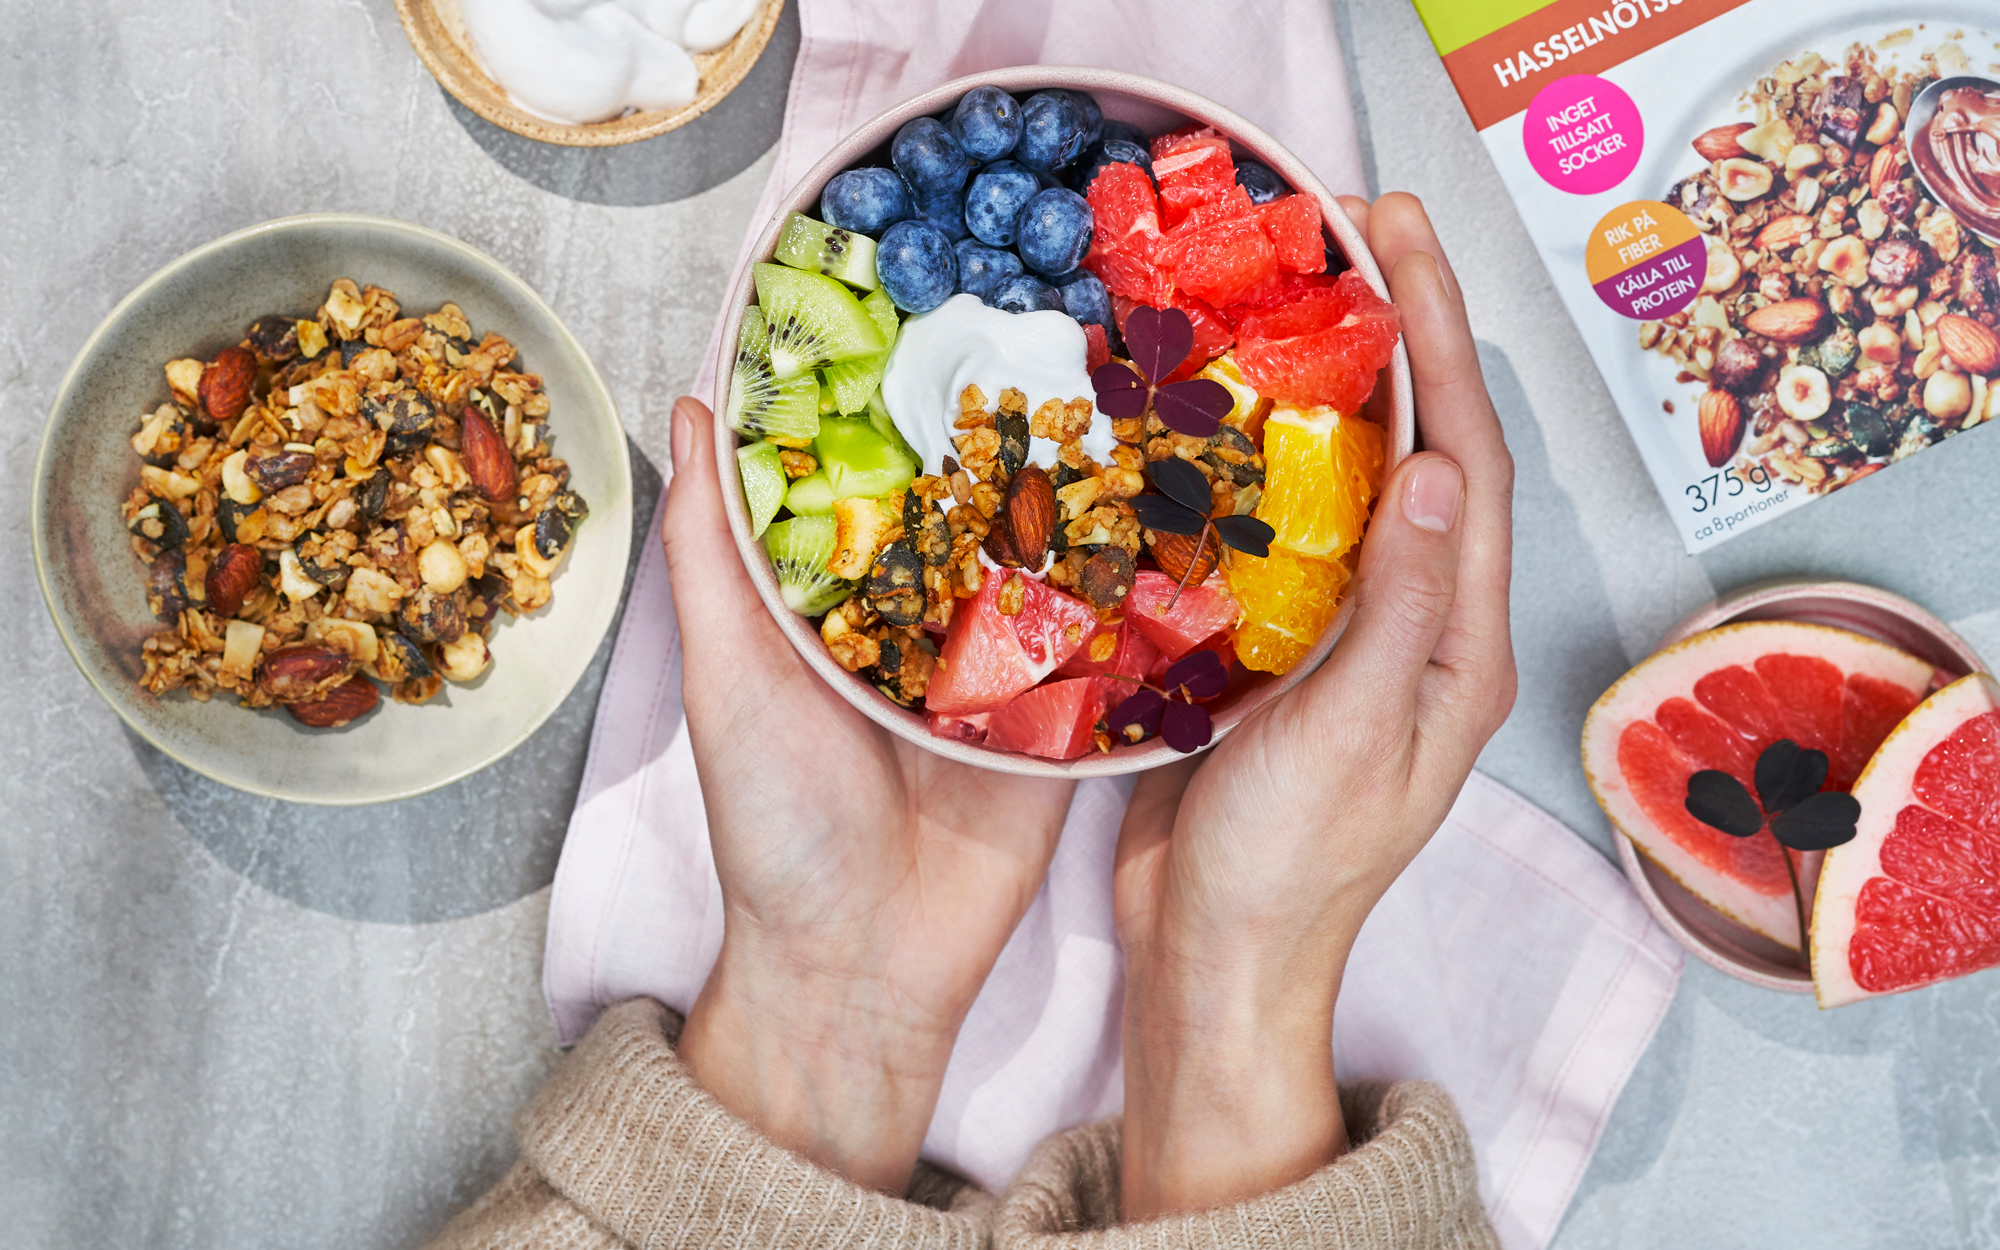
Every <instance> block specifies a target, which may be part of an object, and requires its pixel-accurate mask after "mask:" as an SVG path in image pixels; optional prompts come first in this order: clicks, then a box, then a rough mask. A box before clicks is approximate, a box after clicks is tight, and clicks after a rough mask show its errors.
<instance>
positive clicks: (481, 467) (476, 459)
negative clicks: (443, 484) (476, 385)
mask: <svg viewBox="0 0 2000 1250" xmlns="http://www.w3.org/2000/svg"><path fill="white" fill-rule="evenodd" d="M458 438H459V457H460V459H462V460H463V461H464V462H465V472H466V475H467V476H469V477H470V478H471V479H472V484H473V485H474V486H476V487H478V488H479V493H480V494H482V495H484V496H486V498H487V499H489V500H491V501H493V502H494V503H498V502H500V501H501V500H503V499H512V498H513V497H514V492H515V491H516V490H518V489H519V483H520V477H519V474H518V473H517V472H516V470H515V468H514V453H512V452H510V451H508V450H507V443H506V440H504V439H502V438H501V437H500V433H499V431H497V430H495V429H494V428H493V423H492V422H491V421H488V420H487V419H486V414H485V413H483V412H481V411H479V409H478V408H477V407H476V406H474V405H472V404H467V405H466V406H465V412H464V413H463V414H461V415H460V417H459V419H458Z"/></svg>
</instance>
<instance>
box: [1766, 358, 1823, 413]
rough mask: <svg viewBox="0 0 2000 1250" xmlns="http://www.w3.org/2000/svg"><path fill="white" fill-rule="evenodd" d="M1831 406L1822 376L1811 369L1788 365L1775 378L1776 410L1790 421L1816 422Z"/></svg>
mask: <svg viewBox="0 0 2000 1250" xmlns="http://www.w3.org/2000/svg"><path fill="white" fill-rule="evenodd" d="M1832 404H1833V392H1832V390H1831V389H1830V388H1829V387H1828V386H1827V381H1826V375H1825V374H1824V373H1821V372H1820V371H1819V370H1818V369H1815V368H1813V367H1812V366H1811V365H1789V366H1787V367H1786V368H1785V369H1784V370H1783V371H1782V372H1780V373H1779V374H1778V407H1780V408H1782V409H1784V412H1785V415H1786V416H1788V417H1790V418H1791V419H1792V420H1794V421H1816V420H1818V419H1819V418H1821V417H1823V416H1825V415H1826V410H1827V409H1828V408H1829V407H1831V406H1832Z"/></svg>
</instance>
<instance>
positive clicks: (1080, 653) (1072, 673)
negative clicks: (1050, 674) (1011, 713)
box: [1056, 621, 1160, 707]
mask: <svg viewBox="0 0 2000 1250" xmlns="http://www.w3.org/2000/svg"><path fill="white" fill-rule="evenodd" d="M1107 632H1108V633H1110V634H1111V636H1112V638H1113V642H1112V647H1111V658H1110V659H1107V660H1093V659H1091V658H1090V654H1091V651H1092V649H1093V648H1094V647H1095V645H1096V643H1097V636H1093V637H1091V638H1089V639H1087V640H1086V641H1085V643H1084V645H1083V646H1082V647H1080V648H1078V649H1077V653H1076V654H1075V655H1073V656H1071V657H1070V658H1069V659H1068V660H1067V661H1065V662H1064V663H1063V666H1062V667H1061V668H1059V669H1057V670H1056V672H1057V674H1058V675H1060V676H1063V677H1092V678H1096V679H1097V688H1098V691H1099V693H1101V694H1102V695H1103V696H1104V702H1105V706H1106V707H1117V706H1118V705H1119V704H1120V703H1122V702H1124V701H1125V699H1126V698H1127V697H1129V696H1130V695H1131V694H1132V693H1133V692H1134V691H1136V690H1137V689H1138V688H1139V683H1140V682H1141V681H1144V680H1145V679H1146V674H1147V673H1148V672H1150V671H1151V670H1152V668H1153V666H1154V665H1155V664H1156V663H1157V662H1158V661H1159V658H1160V649H1159V648H1158V647H1156V646H1154V645H1153V642H1152V639H1150V638H1148V637H1146V635H1144V634H1142V633H1140V632H1139V631H1138V630H1136V629H1134V628H1132V624H1131V622H1129V621H1121V622H1120V623H1119V624H1118V625H1116V626H1099V627H1098V636H1101V635H1103V634H1105V633H1107ZM1121 678H1122V679H1124V680H1120V679H1121Z"/></svg>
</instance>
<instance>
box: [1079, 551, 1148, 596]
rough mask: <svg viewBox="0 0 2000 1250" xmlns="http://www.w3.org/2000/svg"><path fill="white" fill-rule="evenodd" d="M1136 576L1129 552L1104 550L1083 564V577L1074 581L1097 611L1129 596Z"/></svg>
mask: <svg viewBox="0 0 2000 1250" xmlns="http://www.w3.org/2000/svg"><path fill="white" fill-rule="evenodd" d="M1138 576H1139V573H1138V568H1137V566H1135V565H1134V564H1133V563H1132V553H1131V552H1129V551H1127V550H1125V549H1124V548H1123V547H1106V548H1104V549H1103V550H1102V551H1100V552H1098V553H1097V554H1096V555H1094V556H1092V557H1090V559H1088V560H1086V561H1084V564H1083V576H1082V577H1080V578H1079V579H1077V589H1078V590H1079V591H1081V592H1082V593H1083V597H1084V598H1085V599H1087V600H1089V601H1090V606H1091V607H1093V608H1097V609H1100V610H1103V609H1107V608H1115V607H1118V606H1120V605H1121V604H1123V603H1124V602H1125V600H1126V597H1127V596H1129V595H1130V594H1131V593H1132V587H1133V585H1134V584H1135V583H1136V581H1137V580H1138Z"/></svg>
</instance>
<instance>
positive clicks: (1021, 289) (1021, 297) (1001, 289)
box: [986, 274, 1063, 313]
mask: <svg viewBox="0 0 2000 1250" xmlns="http://www.w3.org/2000/svg"><path fill="white" fill-rule="evenodd" d="M986 302H987V303H989V304H991V305H993V307H995V308H997V309H999V310H1000V311H1001V312H1011V313H1024V312H1044V311H1048V312H1061V311H1062V306H1063V302H1062V295H1061V293H1059V292H1058V291H1057V290H1056V289H1055V288H1054V287H1052V286H1050V285H1049V284H1048V283H1046V282H1044V281H1042V280H1041V279H1040V278H1030V277H1028V276H1027V275H1026V274H1023V275H1022V276H1020V277H1018V278H1009V279H1007V280H1006V281H1005V282H1002V283H1001V284H1000V285H999V286H997V287H995V288H994V289H993V295H992V297H991V298H989V299H988V300H987V301H986Z"/></svg>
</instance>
